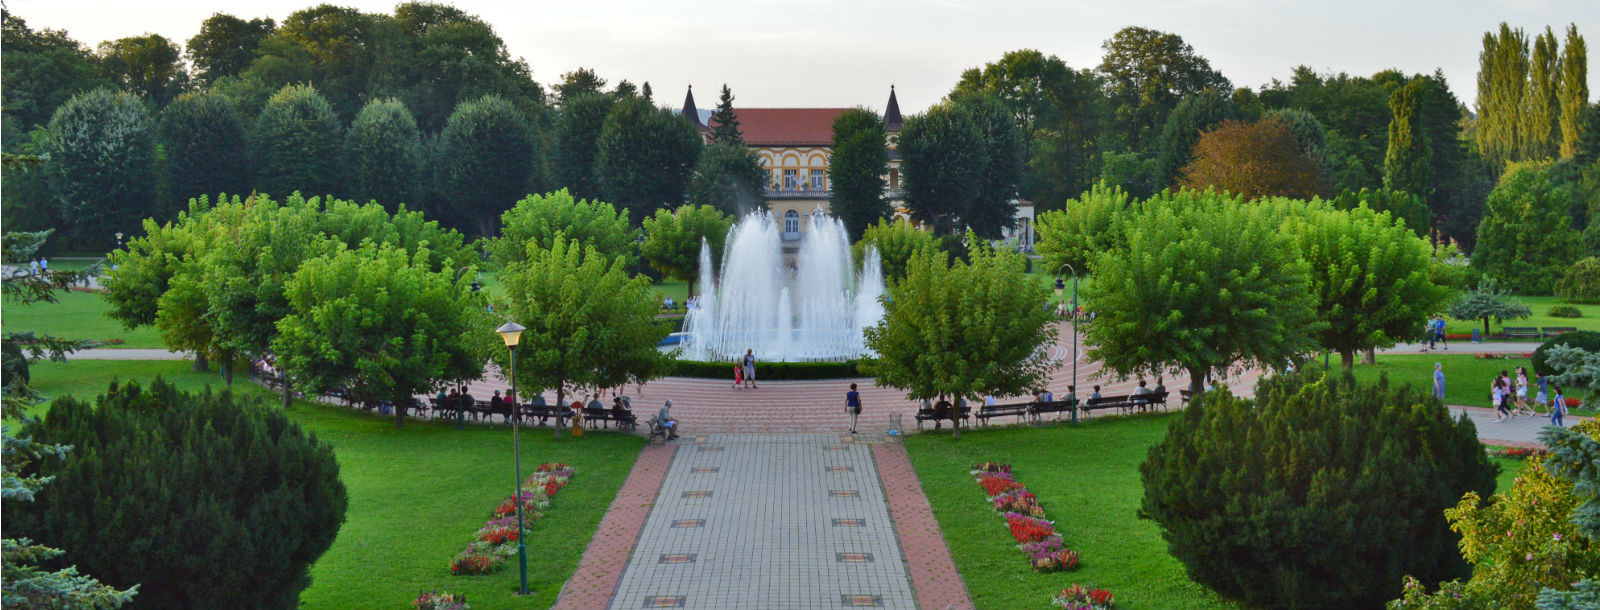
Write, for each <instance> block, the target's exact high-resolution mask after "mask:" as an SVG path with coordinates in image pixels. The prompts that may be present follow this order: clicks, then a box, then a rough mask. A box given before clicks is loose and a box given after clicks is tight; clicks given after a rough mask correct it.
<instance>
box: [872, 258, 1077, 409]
mask: <svg viewBox="0 0 1600 610" xmlns="http://www.w3.org/2000/svg"><path fill="white" fill-rule="evenodd" d="M967 239H968V241H970V242H975V245H974V247H973V250H972V252H971V254H970V258H971V262H970V263H968V262H964V261H960V260H957V261H956V262H955V263H954V264H947V263H946V262H945V261H944V257H942V256H939V255H937V254H935V253H933V252H929V251H926V250H924V251H922V252H921V253H920V254H918V255H917V256H916V257H914V258H912V259H911V260H910V262H909V263H908V264H907V267H906V276H905V279H903V280H899V281H895V282H892V283H891V284H890V288H889V295H890V296H891V297H892V298H886V299H884V302H883V305H884V315H883V320H882V321H880V322H879V323H878V324H877V325H875V326H873V327H871V328H868V329H866V341H867V347H869V348H871V349H872V350H873V351H874V352H876V353H877V355H878V356H877V358H874V359H871V360H867V361H865V362H863V363H862V365H861V368H862V372H864V373H867V374H869V375H873V376H875V377H877V378H878V383H880V384H883V385H887V386H890V387H894V388H899V389H902V390H905V391H906V392H907V395H908V396H910V397H913V398H931V397H934V396H939V395H945V396H952V397H965V398H969V399H976V398H978V397H979V396H983V395H985V394H991V393H992V394H996V395H1000V396H1012V395H1020V394H1027V393H1028V392H1029V391H1031V390H1032V389H1034V388H1035V387H1038V385H1039V384H1040V383H1041V382H1042V381H1043V380H1044V379H1046V378H1048V376H1049V373H1050V370H1051V369H1052V368H1053V366H1054V364H1053V363H1052V362H1051V361H1050V359H1049V357H1048V354H1047V351H1046V350H1045V349H1044V347H1043V346H1045V345H1049V344H1052V343H1054V341H1055V338H1056V329H1055V327H1054V326H1052V325H1051V324H1050V321H1051V313H1050V312H1049V311H1047V310H1046V308H1044V307H1042V306H1041V305H1042V304H1043V303H1044V302H1045V300H1046V298H1047V296H1048V290H1047V289H1046V288H1045V287H1044V285H1043V284H1041V283H1039V282H1036V281H1034V280H1033V279H1031V278H1029V277H1027V276H1026V275H1024V274H1023V262H1022V257H1021V255H1018V254H1016V253H1014V252H1003V251H1002V252H997V251H995V250H993V249H991V248H989V247H988V245H987V244H986V243H985V242H982V241H980V240H978V239H977V238H976V236H975V235H974V234H973V233H971V232H970V231H969V232H968V233H967Z"/></svg>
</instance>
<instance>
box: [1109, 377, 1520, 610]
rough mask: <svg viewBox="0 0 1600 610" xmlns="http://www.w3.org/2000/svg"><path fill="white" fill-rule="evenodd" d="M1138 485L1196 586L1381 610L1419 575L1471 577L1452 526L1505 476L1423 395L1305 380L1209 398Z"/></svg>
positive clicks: (1174, 430) (1263, 601) (1290, 603)
mask: <svg viewBox="0 0 1600 610" xmlns="http://www.w3.org/2000/svg"><path fill="white" fill-rule="evenodd" d="M1139 470H1140V473H1141V475H1142V476H1143V480H1144V489H1145V495H1144V501H1143V506H1142V508H1141V510H1140V515H1141V516H1142V517H1144V518H1148V519H1152V520H1154V521H1156V522H1157V523H1158V524H1159V525H1160V527H1161V530H1162V535H1163V536H1164V537H1165V538H1166V540H1167V543H1168V546H1169V548H1170V550H1171V552H1172V555H1173V556H1174V557H1176V558H1177V559H1178V560H1179V561H1181V562H1183V564H1184V565H1185V566H1186V567H1187V571H1188V574H1189V576H1190V577H1192V578H1193V579H1194V580H1195V581H1196V582H1199V583H1201V584H1203V585H1206V586H1207V587H1210V588H1211V589H1212V590H1214V591H1216V592H1217V593H1218V594H1220V595H1222V596H1224V597H1227V598H1230V599H1233V600H1237V601H1239V602H1241V603H1243V604H1244V605H1246V606H1251V607H1268V608H1376V607H1380V606H1382V605H1383V602H1384V601H1385V600H1386V599H1389V598H1392V597H1393V596H1394V595H1395V593H1396V592H1397V591H1399V590H1400V586H1401V578H1402V577H1403V576H1405V575H1408V574H1409V575H1414V576H1417V577H1419V578H1421V579H1422V580H1423V581H1424V582H1427V583H1430V584H1431V583H1437V582H1438V581H1441V580H1445V579H1449V578H1455V577H1460V576H1464V575H1466V574H1467V573H1468V566H1467V564H1466V563H1465V562H1464V561H1462V559H1461V557H1460V552H1459V551H1458V549H1457V547H1456V543H1457V542H1458V540H1459V538H1458V537H1457V536H1456V535H1455V534H1453V533H1452V532H1451V531H1450V528H1449V526H1448V525H1447V524H1446V522H1445V521H1444V520H1443V519H1440V518H1439V517H1440V515H1441V514H1442V513H1443V511H1444V510H1445V509H1446V508H1450V507H1453V506H1455V505H1456V503H1457V501H1459V500H1460V498H1461V496H1462V494H1463V493H1466V492H1469V491H1474V492H1479V493H1486V492H1488V491H1490V490H1493V489H1494V485H1495V474H1496V471H1497V468H1496V467H1495V466H1494V464H1493V463H1491V462H1490V461H1489V457H1488V455H1486V453H1485V452H1484V451H1483V449H1482V446H1481V445H1479V443H1478V439H1477V434H1476V431H1475V429H1474V428H1473V426H1472V424H1471V422H1467V421H1464V420H1463V421H1455V420H1452V419H1451V417H1450V413H1449V411H1448V410H1447V409H1446V408H1445V407H1444V405H1442V404H1440V402H1439V401H1438V400H1436V399H1433V398H1432V397H1430V396H1428V395H1427V394H1426V393H1425V392H1424V391H1422V390H1421V389H1419V388H1415V387H1412V386H1409V385H1404V384H1390V383H1389V381H1388V379H1387V378H1384V379H1381V380H1380V381H1378V382H1377V383H1357V382H1356V381H1355V380H1354V378H1352V377H1349V376H1342V377H1326V378H1324V377H1318V376H1315V375H1311V374H1305V373H1301V374H1295V375H1280V376H1276V377H1272V378H1268V379H1265V380H1263V381H1262V382H1261V383H1260V385H1258V386H1257V388H1256V398H1254V399H1245V398H1239V397H1236V396H1233V395H1232V394H1231V393H1229V392H1228V391H1227V390H1226V389H1223V390H1218V391H1213V392H1206V393H1204V394H1202V395H1200V396H1198V397H1196V399H1195V401H1194V402H1192V403H1191V404H1190V408H1189V409H1187V410H1185V411H1184V412H1183V413H1182V414H1180V415H1178V417H1177V418H1176V419H1174V420H1173V422H1172V425H1171V427H1170V428H1169V429H1168V431H1167V436H1166V438H1165V439H1164V440H1163V441H1162V442H1161V443H1159V444H1157V445H1156V446H1154V447H1152V448H1151V449H1150V454H1149V457H1148V459H1147V460H1146V461H1145V463H1144V464H1142V465H1141V466H1140V468H1139Z"/></svg>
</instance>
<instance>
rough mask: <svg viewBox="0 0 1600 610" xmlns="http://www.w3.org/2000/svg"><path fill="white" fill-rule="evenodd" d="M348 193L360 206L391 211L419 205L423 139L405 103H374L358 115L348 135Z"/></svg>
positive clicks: (346, 151) (346, 176)
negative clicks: (375, 205)
mask: <svg viewBox="0 0 1600 610" xmlns="http://www.w3.org/2000/svg"><path fill="white" fill-rule="evenodd" d="M344 152H345V158H346V159H348V164H347V165H348V168H347V169H346V171H345V184H346V186H345V189H347V190H348V191H349V195H350V197H351V198H352V199H355V200H357V201H376V202H378V203H382V204H383V205H384V206H385V207H387V208H388V209H391V210H392V209H395V208H396V207H398V206H400V205H402V204H410V205H411V206H412V207H413V208H415V207H418V204H420V203H421V199H420V197H421V192H420V191H419V190H418V187H419V186H420V180H419V179H418V178H419V176H420V175H421V173H422V139H421V136H420V135H419V134H418V132H417V121H416V119H414V118H412V116H411V110H410V109H409V108H406V105H405V103H404V102H401V101H399V100H396V99H382V100H373V101H371V102H369V103H367V105H366V107H364V108H362V109H361V112H360V113H358V114H356V120H355V122H352V123H351V124H350V132H349V133H348V134H345V140H344Z"/></svg>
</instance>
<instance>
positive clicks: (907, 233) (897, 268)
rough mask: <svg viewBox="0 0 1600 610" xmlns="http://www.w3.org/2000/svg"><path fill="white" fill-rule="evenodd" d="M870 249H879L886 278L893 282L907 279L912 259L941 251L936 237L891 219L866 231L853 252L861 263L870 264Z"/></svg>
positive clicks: (879, 222) (906, 223) (884, 219)
mask: <svg viewBox="0 0 1600 610" xmlns="http://www.w3.org/2000/svg"><path fill="white" fill-rule="evenodd" d="M869 245H870V246H872V247H875V248H877V249H878V258H879V259H880V260H881V261H882V263H883V278H884V280H890V281H892V280H899V279H901V278H904V277H905V276H906V268H907V265H908V264H909V263H910V262H911V259H914V258H917V257H918V256H921V255H922V253H924V252H934V251H937V250H938V249H939V242H938V240H937V239H936V238H934V236H933V234H932V233H929V232H927V231H924V230H922V229H918V228H916V227H914V226H912V225H911V223H910V222H907V221H904V220H891V219H888V218H879V219H878V224H875V225H871V226H868V227H867V230H865V231H862V233H861V239H860V240H858V241H856V243H855V245H854V246H852V247H851V249H850V251H851V253H852V254H853V255H854V256H855V259H856V260H857V261H865V260H866V255H867V246H869Z"/></svg>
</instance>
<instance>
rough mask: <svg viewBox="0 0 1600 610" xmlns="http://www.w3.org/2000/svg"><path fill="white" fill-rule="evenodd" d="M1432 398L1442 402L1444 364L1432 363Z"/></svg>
mask: <svg viewBox="0 0 1600 610" xmlns="http://www.w3.org/2000/svg"><path fill="white" fill-rule="evenodd" d="M1433 397H1434V398H1437V399H1439V400H1444V363H1443V362H1435V363H1433Z"/></svg>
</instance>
